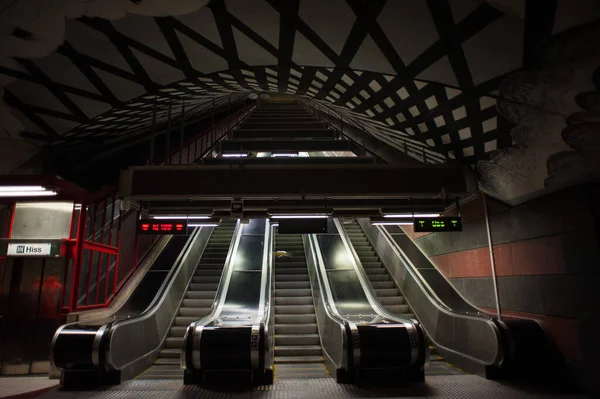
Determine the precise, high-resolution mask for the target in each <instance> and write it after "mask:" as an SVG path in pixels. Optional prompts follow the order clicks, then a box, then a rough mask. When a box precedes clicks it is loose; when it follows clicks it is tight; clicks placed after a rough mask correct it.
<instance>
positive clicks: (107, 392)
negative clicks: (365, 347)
mask: <svg viewBox="0 0 600 399" xmlns="http://www.w3.org/2000/svg"><path fill="white" fill-rule="evenodd" d="M141 397H143V398H148V399H171V398H173V399H174V398H186V399H187V398H219V399H225V398H241V399H253V398H282V399H319V398H326V399H337V398H389V399H391V398H436V399H445V398H448V399H450V398H453V399H454V398H457V399H458V398H460V399H463V398H483V399H506V398H509V399H538V398H539V399H542V398H543V399H549V398H557V399H558V398H560V399H584V398H587V397H586V396H583V395H556V394H542V393H534V392H528V391H525V390H523V389H517V388H513V387H510V386H508V385H502V384H500V383H498V382H494V381H490V380H485V379H483V378H480V377H478V376H475V375H467V374H463V375H441V376H429V377H427V382H426V383H425V384H410V385H404V386H399V387H358V386H355V385H341V384H337V383H336V382H335V381H334V380H333V379H332V378H326V379H311V380H281V381H277V382H276V383H275V384H273V385H270V386H260V387H256V388H254V389H252V390H247V391H228V392H223V391H211V390H207V389H203V388H199V387H196V386H184V385H183V384H182V382H181V381H175V380H171V381H169V380H132V381H128V382H125V383H123V384H121V385H119V386H116V387H110V388H106V389H104V390H97V391H78V392H75V391H70V392H63V391H53V392H50V393H47V394H45V395H43V396H42V398H43V399H79V398H91V399H94V398H96V399H112V398H118V399H128V398H132V399H133V398H141Z"/></svg>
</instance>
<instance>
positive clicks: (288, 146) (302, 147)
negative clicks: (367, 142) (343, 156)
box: [221, 139, 355, 152]
mask: <svg viewBox="0 0 600 399" xmlns="http://www.w3.org/2000/svg"><path fill="white" fill-rule="evenodd" d="M354 147H355V146H354V145H353V144H352V143H351V142H350V141H348V140H321V139H319V140H285V139H276V140H241V139H240V140H227V141H222V142H221V151H223V152H236V151H237V152H239V151H280V152H283V151H352V150H353V148H354Z"/></svg>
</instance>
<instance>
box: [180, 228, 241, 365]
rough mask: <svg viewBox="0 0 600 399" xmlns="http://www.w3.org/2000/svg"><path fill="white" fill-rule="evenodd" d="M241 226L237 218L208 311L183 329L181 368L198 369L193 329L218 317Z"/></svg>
mask: <svg viewBox="0 0 600 399" xmlns="http://www.w3.org/2000/svg"><path fill="white" fill-rule="evenodd" d="M242 227H243V226H242V224H241V221H240V220H239V219H238V220H237V222H236V225H235V230H234V231H233V236H232V238H231V242H230V243H229V249H228V250H227V257H226V258H225V263H224V266H223V271H222V272H221V278H220V280H219V281H220V283H219V286H218V287H217V292H216V293H215V299H214V301H213V303H212V305H211V308H210V312H209V313H208V314H207V315H206V316H204V317H202V318H200V319H198V320H196V321H193V322H192V323H190V325H189V326H188V328H187V329H186V331H185V335H184V337H183V348H182V351H181V359H180V365H181V368H182V369H183V370H191V369H194V368H195V369H197V370H199V369H200V367H199V365H198V367H197V368H196V367H195V365H194V362H195V359H199V358H200V352H199V351H200V348H199V346H198V347H196V345H194V344H195V343H197V344H199V343H200V342H199V340H196V339H195V331H196V329H197V328H198V327H204V326H205V325H206V324H208V323H210V322H211V321H213V320H214V319H215V318H216V317H218V314H220V313H221V310H222V308H223V303H224V302H225V297H226V296H227V290H228V288H229V281H230V280H231V274H232V273H233V263H234V262H233V260H234V259H235V257H234V254H235V252H236V251H237V248H238V246H239V243H240V239H241V237H242ZM192 366H193V367H192Z"/></svg>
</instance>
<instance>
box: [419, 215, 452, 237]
mask: <svg viewBox="0 0 600 399" xmlns="http://www.w3.org/2000/svg"><path fill="white" fill-rule="evenodd" d="M413 228H414V230H415V232H419V233H431V232H434V231H462V222H461V220H460V218H459V217H438V218H415V220H414V224H413Z"/></svg>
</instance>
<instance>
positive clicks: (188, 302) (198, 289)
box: [138, 220, 237, 379]
mask: <svg viewBox="0 0 600 399" xmlns="http://www.w3.org/2000/svg"><path fill="white" fill-rule="evenodd" d="M236 222H237V221H236V220H231V221H225V222H223V223H221V225H220V226H219V227H215V230H214V231H213V233H212V235H211V237H210V238H209V240H208V243H207V245H206V248H205V250H204V254H203V255H202V258H201V259H200V262H199V263H198V266H197V267H196V271H195V272H194V276H193V277H192V281H191V282H190V285H189V286H188V288H187V291H186V293H185V296H184V297H183V301H182V302H181V304H180V307H179V310H178V311H177V316H176V317H175V319H174V320H173V324H172V325H171V328H170V330H169V333H168V335H167V339H166V340H165V346H164V348H163V349H162V350H161V351H160V355H159V357H158V359H156V361H155V362H154V364H153V365H152V366H151V367H150V368H149V369H147V370H146V371H145V372H144V373H142V374H141V375H140V376H138V379H172V378H176V379H183V370H181V366H180V364H179V359H180V358H181V350H182V349H183V336H184V335H185V331H186V330H187V328H188V326H189V325H190V324H191V323H192V322H194V321H196V320H198V319H200V318H202V317H204V316H206V315H208V314H209V313H210V310H211V307H212V304H213V302H214V300H215V295H216V293H217V288H218V287H219V282H220V280H221V273H222V272H223V267H224V266H225V259H226V258H227V253H228V251H229V246H230V244H231V239H232V237H233V232H234V230H235V225H236Z"/></svg>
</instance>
